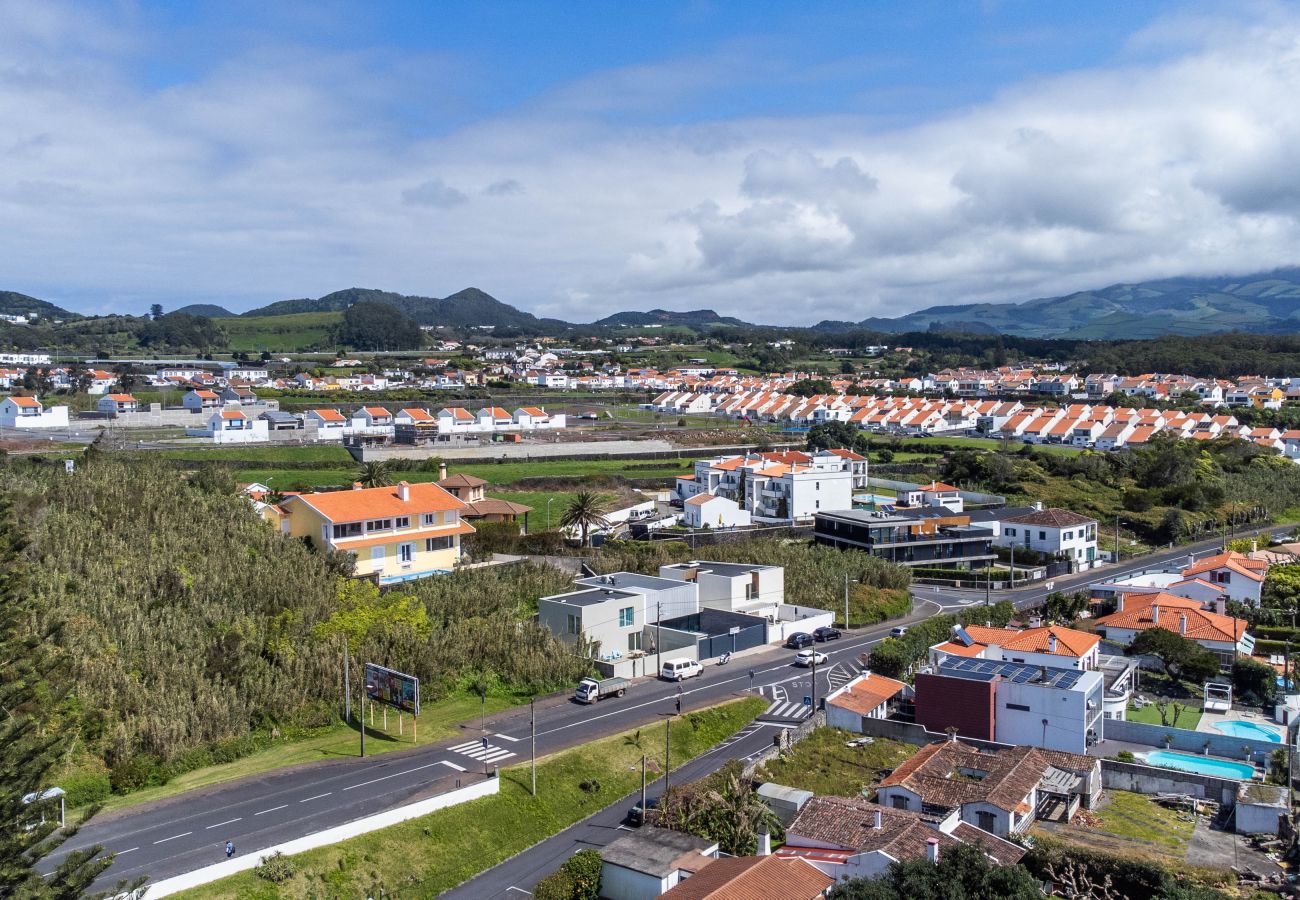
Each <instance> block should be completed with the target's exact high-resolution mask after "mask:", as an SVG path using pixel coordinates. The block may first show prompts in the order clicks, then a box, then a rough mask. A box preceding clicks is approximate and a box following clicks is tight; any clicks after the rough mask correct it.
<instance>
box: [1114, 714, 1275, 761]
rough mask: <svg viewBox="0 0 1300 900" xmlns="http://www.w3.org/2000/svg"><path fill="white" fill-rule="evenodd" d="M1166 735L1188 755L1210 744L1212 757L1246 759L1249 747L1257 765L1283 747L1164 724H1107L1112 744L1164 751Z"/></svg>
mask: <svg viewBox="0 0 1300 900" xmlns="http://www.w3.org/2000/svg"><path fill="white" fill-rule="evenodd" d="M1165 735H1173V737H1174V740H1173V743H1172V744H1171V749H1173V750H1181V751H1183V752H1185V753H1187V752H1190V753H1204V752H1205V742H1206V741H1209V742H1210V755H1211V756H1222V757H1225V758H1227V759H1245V758H1246V756H1247V754H1246V752H1245V751H1244V750H1243V749H1242V748H1243V747H1249V748H1250V749H1251V750H1253V751H1254V760H1255V761H1256V762H1259V761H1260V760H1263V759H1267V757H1268V754H1269V753H1271V752H1272V751H1274V750H1278V749H1280V748H1281V747H1282V746H1283V745H1282V744H1275V743H1273V742H1272V741H1263V740H1256V739H1254V738H1239V737H1232V736H1231V735H1227V734H1218V733H1217V732H1208V731H1192V730H1190V729H1187V728H1166V727H1165V726H1163V725H1147V724H1146V723H1145V722H1126V721H1120V720H1118V719H1107V720H1106V722H1105V738H1106V740H1108V741H1126V742H1128V743H1132V744H1146V745H1147V746H1149V747H1155V748H1158V749H1161V750H1163V749H1164V746H1165Z"/></svg>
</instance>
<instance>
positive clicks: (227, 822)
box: [204, 816, 244, 831]
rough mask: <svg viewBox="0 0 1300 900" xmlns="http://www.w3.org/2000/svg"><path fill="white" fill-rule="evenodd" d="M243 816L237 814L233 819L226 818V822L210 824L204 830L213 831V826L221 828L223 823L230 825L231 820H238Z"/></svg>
mask: <svg viewBox="0 0 1300 900" xmlns="http://www.w3.org/2000/svg"><path fill="white" fill-rule="evenodd" d="M242 818H244V817H243V816H235V818H233V819H226V821H224V822H218V823H217V824H216V825H209V826H208V827H207V828H205V829H204V831H211V830H212V829H213V828H220V827H221V826H222V825H229V824H230V823H231V822H238V821H239V820H240V819H242Z"/></svg>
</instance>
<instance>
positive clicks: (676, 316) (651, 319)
mask: <svg viewBox="0 0 1300 900" xmlns="http://www.w3.org/2000/svg"><path fill="white" fill-rule="evenodd" d="M591 324H592V327H595V328H600V327H613V328H617V327H627V326H632V327H636V326H645V325H742V326H744V325H747V324H748V323H746V322H742V321H740V319H737V318H733V317H732V316H720V315H718V314H717V313H715V312H714V311H713V310H711V309H693V310H689V311H687V312H676V311H675V310H670V309H652V310H650V311H649V312H620V313H614V315H612V316H606V317H605V318H603V319H599V320H597V321H595V322H592V323H591Z"/></svg>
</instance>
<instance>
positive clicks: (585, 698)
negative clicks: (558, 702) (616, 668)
mask: <svg viewBox="0 0 1300 900" xmlns="http://www.w3.org/2000/svg"><path fill="white" fill-rule="evenodd" d="M627 685H628V680H627V679H626V678H606V679H604V680H602V681H597V680H596V679H595V678H584V679H582V681H579V682H578V689H577V690H575V691H574V692H573V698H574V699H575V700H577V701H578V702H579V703H595V702H596V701H597V700H604V699H605V698H606V697H622V696H623V694H624V693H626V692H627Z"/></svg>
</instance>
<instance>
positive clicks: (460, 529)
mask: <svg viewBox="0 0 1300 900" xmlns="http://www.w3.org/2000/svg"><path fill="white" fill-rule="evenodd" d="M340 493H347V491H340ZM475 530H476V529H475V528H474V526H473V525H470V524H469V523H467V522H459V523H457V524H456V525H455V526H448V525H443V526H440V527H438V528H421V529H419V530H417V531H393V532H389V533H388V534H383V535H379V536H378V537H368V538H350V539H349V538H336V539H335V541H334V543H335V544H336V545H337V546H338V548H339V549H340V550H360V549H364V548H366V547H378V546H380V545H382V544H396V543H399V542H401V541H420V540H424V539H425V538H431V537H450V536H451V535H453V534H473V533H474V531H475Z"/></svg>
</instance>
